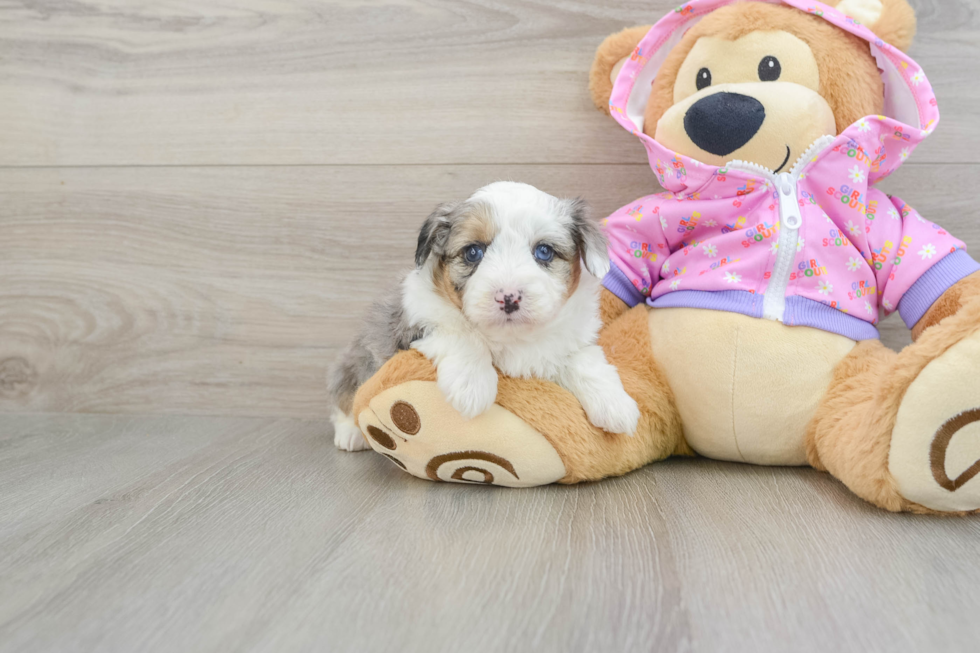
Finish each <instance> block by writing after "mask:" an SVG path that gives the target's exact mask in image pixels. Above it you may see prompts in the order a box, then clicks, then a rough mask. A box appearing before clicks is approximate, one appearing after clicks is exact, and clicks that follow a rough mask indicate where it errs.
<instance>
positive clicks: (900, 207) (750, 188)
mask: <svg viewBox="0 0 980 653" xmlns="http://www.w3.org/2000/svg"><path fill="white" fill-rule="evenodd" d="M834 5H836V6H834ZM914 32H915V14H914V12H913V11H912V9H911V8H910V7H909V5H908V4H907V3H906V1H905V0H842V1H840V2H837V3H831V4H829V5H828V4H822V3H819V2H810V1H804V0H694V1H692V2H688V3H686V4H684V5H681V6H680V7H678V8H677V9H676V10H675V11H673V12H671V13H670V14H668V15H667V16H666V17H664V18H663V19H661V20H660V21H659V22H658V23H656V24H655V25H653V26H652V27H649V26H643V27H634V28H630V29H626V30H623V31H622V32H619V33H617V34H614V35H612V36H610V37H608V38H607V39H606V40H605V41H604V42H603V43H602V44H601V45H600V46H599V48H598V51H597V52H596V55H595V59H594V63H593V66H592V70H591V73H590V84H589V86H590V91H591V93H592V96H593V99H594V101H595V104H596V106H597V107H598V108H600V109H601V110H603V111H605V112H606V113H608V114H609V115H610V116H612V117H613V118H614V119H615V121H616V122H618V123H619V124H620V125H621V126H622V127H623V128H625V129H626V130H628V131H629V132H630V133H631V134H633V135H634V136H635V137H636V138H637V139H638V140H639V141H640V142H641V144H642V145H643V147H644V149H645V150H646V153H647V155H648V158H649V161H650V165H651V168H652V170H653V172H654V173H655V175H656V179H657V181H658V182H659V185H660V186H661V187H662V189H663V190H662V191H660V192H656V193H653V194H651V195H648V196H645V197H642V198H640V199H637V200H635V201H633V202H630V203H628V204H626V205H625V206H623V207H622V208H621V209H619V210H618V211H616V212H614V213H613V214H612V215H610V216H609V217H608V218H606V219H605V220H604V221H603V228H604V231H605V233H606V235H607V238H608V241H609V254H610V259H611V263H612V266H611V270H610V272H609V274H608V275H607V276H606V277H605V279H604V280H603V286H604V289H603V290H602V297H601V312H602V320H603V324H604V328H603V330H602V331H601V333H600V336H599V344H600V345H601V346H602V347H603V349H604V351H605V353H606V357H607V359H608V360H609V361H610V362H611V363H612V364H613V365H615V366H616V368H617V370H618V371H619V374H620V376H621V378H622V382H623V386H624V388H625V389H626V390H627V392H628V393H629V394H630V396H632V397H633V398H634V399H635V400H636V402H637V404H638V406H639V408H640V411H641V419H640V423H639V428H638V430H637V432H636V434H635V435H634V436H633V437H628V436H626V435H623V434H611V433H605V432H603V431H601V430H600V429H598V428H597V427H595V426H593V425H591V424H590V423H589V421H588V420H587V419H586V417H585V414H584V412H583V410H582V408H581V406H580V405H579V404H578V402H577V401H576V400H575V399H574V397H572V395H571V394H570V393H568V392H567V391H565V390H563V389H561V388H559V387H558V386H556V385H554V384H552V383H549V382H546V381H543V380H539V379H533V378H530V379H516V378H507V377H501V378H500V380H499V386H498V396H497V401H496V403H495V404H494V405H493V406H491V408H490V409H489V410H488V411H486V412H485V413H483V414H482V415H479V416H477V417H476V418H473V419H471V420H465V419H463V418H462V417H461V416H460V415H459V414H458V413H456V412H455V411H454V410H453V409H452V407H451V406H449V404H448V403H447V402H446V400H445V399H444V397H443V396H442V395H441V393H440V392H439V390H438V387H437V385H436V383H435V379H436V372H435V369H434V368H433V366H432V364H431V363H430V362H429V361H428V360H427V359H425V357H423V356H422V355H421V354H420V353H418V352H417V351H413V350H409V351H405V352H401V353H399V354H398V355H396V356H395V357H394V358H393V359H391V360H390V361H388V363H387V364H385V365H384V366H383V367H382V368H381V369H380V370H379V371H378V372H377V374H375V375H374V377H372V378H371V379H370V380H369V381H368V382H367V383H365V384H364V386H362V387H361V388H360V390H359V391H358V393H357V396H356V398H355V402H354V415H355V416H356V417H357V421H358V425H359V427H360V428H361V430H362V432H363V434H364V436H365V440H366V441H367V442H368V444H369V445H370V446H371V447H372V448H373V449H374V450H375V451H377V452H379V453H381V454H383V455H385V456H386V457H388V458H389V459H390V460H391V461H392V462H393V463H394V464H396V465H398V466H399V467H400V468H401V469H403V470H405V471H406V472H408V473H410V474H412V475H414V476H417V477H419V478H423V479H430V480H432V481H450V482H462V483H474V484H493V485H502V486H509V487H527V486H535V485H542V484H547V483H578V482H581V481H594V480H599V479H602V478H605V477H609V476H615V475H621V474H625V473H627V472H629V471H631V470H634V469H637V468H639V467H642V466H644V465H647V464H650V463H652V462H654V461H658V460H662V459H664V458H667V457H669V456H693V455H700V456H704V457H708V458H712V459H717V460H726V461H735V462H742V463H749V464H756V465H797V466H801V465H809V466H812V467H814V468H816V469H818V470H823V471H826V472H829V473H830V474H832V475H833V476H834V477H836V478H837V479H838V480H839V481H840V482H842V483H843V484H844V485H845V486H846V487H848V488H849V489H850V490H851V491H852V492H853V493H854V494H856V495H857V496H859V497H861V498H862V499H864V500H866V501H868V502H870V503H872V504H874V505H876V506H879V507H881V508H884V509H886V510H890V511H907V512H916V513H944V514H950V513H960V514H962V513H969V512H975V511H977V510H980V479H976V478H975V477H976V476H977V474H978V473H980V460H978V459H980V446H978V444H980V438H978V436H980V264H977V262H975V261H974V260H973V259H972V258H971V257H970V256H969V255H968V254H967V252H966V248H965V246H964V244H963V243H962V242H961V241H959V240H957V239H956V238H955V237H954V236H953V235H951V234H949V233H948V232H946V231H945V230H944V229H943V228H942V227H941V226H939V225H937V224H935V223H933V222H932V221H931V220H929V219H928V218H926V217H924V216H923V215H921V214H920V213H918V212H917V211H916V210H915V209H913V208H912V207H910V206H908V205H907V204H905V202H903V201H902V200H901V199H899V198H898V197H892V196H888V195H886V194H885V193H883V192H882V191H880V190H878V189H877V188H875V187H874V184H875V183H876V182H877V181H879V180H881V179H883V178H884V177H886V176H887V175H888V174H890V173H891V172H893V171H894V170H895V169H896V168H898V167H899V166H900V165H901V164H902V162H904V161H905V159H906V158H907V157H908V156H909V155H910V153H911V152H912V150H914V148H915V147H916V145H917V144H918V143H920V142H921V141H922V140H923V139H924V138H925V137H926V136H927V135H928V134H930V133H931V132H932V131H933V130H934V129H935V127H936V125H937V122H938V120H939V113H938V108H937V103H936V98H935V95H934V94H933V92H932V90H931V86H930V84H929V82H928V80H927V79H926V77H925V74H924V73H923V71H922V70H921V68H920V67H919V66H918V65H917V64H916V63H915V62H914V61H913V60H912V59H910V58H909V57H908V56H907V55H906V54H905V53H904V51H905V50H906V49H907V48H908V46H909V45H910V43H911V41H912V38H913V36H914ZM651 190H653V189H651ZM895 311H897V312H898V313H899V315H900V316H901V318H902V319H903V320H904V322H905V323H906V324H907V325H908V327H909V328H910V329H911V331H912V338H913V343H912V344H911V345H909V346H908V347H906V348H905V349H904V350H903V351H901V352H897V353H896V352H893V351H891V350H889V349H887V348H886V347H885V346H883V345H882V344H881V342H880V340H879V339H878V330H877V324H878V320H879V316H880V314H881V313H884V314H885V315H888V314H890V313H892V312H895Z"/></svg>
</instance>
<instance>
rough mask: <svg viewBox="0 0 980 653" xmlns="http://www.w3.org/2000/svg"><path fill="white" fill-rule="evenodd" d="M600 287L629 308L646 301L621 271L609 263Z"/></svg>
mask: <svg viewBox="0 0 980 653" xmlns="http://www.w3.org/2000/svg"><path fill="white" fill-rule="evenodd" d="M602 285H603V286H605V287H606V290H608V291H609V292H611V293H612V294H614V295H616V296H617V297H619V298H620V299H622V300H623V301H624V302H626V305H627V306H629V307H630V308H633V307H634V306H636V305H637V304H642V303H643V300H644V299H646V298H645V297H644V296H643V293H641V292H640V291H639V290H637V289H636V286H634V285H633V283H632V282H631V281H630V280H629V277H627V276H626V275H625V274H623V271H622V270H620V269H619V268H618V267H616V264H615V263H610V265H609V272H608V273H607V274H606V276H605V277H603V279H602Z"/></svg>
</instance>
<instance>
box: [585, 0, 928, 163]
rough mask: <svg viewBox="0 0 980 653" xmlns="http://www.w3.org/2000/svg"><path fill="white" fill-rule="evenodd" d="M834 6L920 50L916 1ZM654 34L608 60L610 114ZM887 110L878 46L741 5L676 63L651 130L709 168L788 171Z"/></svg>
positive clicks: (665, 69)
mask: <svg viewBox="0 0 980 653" xmlns="http://www.w3.org/2000/svg"><path fill="white" fill-rule="evenodd" d="M828 4H830V5H831V6H834V5H836V7H837V9H838V10H839V11H841V12H843V13H845V14H847V15H848V16H851V17H853V18H854V19H855V20H857V21H860V22H861V23H863V24H864V25H866V26H868V27H869V28H870V29H871V30H872V31H873V32H875V34H877V35H878V36H879V37H880V38H882V39H883V40H884V41H886V42H888V43H890V44H891V45H893V46H895V47H897V48H900V49H902V50H904V49H905V48H907V47H908V46H909V45H910V44H911V41H912V37H913V35H914V33H915V14H914V12H913V11H912V9H911V7H909V5H908V4H907V2H906V0H842V1H838V2H834V1H833V0H830V2H829V3H828ZM648 30H649V27H648V26H647V27H634V28H629V29H626V30H623V31H622V32H619V33H617V34H614V35H612V36H610V37H608V38H607V39H606V40H605V41H604V42H603V43H602V45H601V46H599V49H598V51H597V52H596V57H595V61H594V62H593V65H592V72H591V76H590V88H591V91H592V95H593V99H594V101H595V103H596V106H597V107H599V108H600V109H602V110H604V111H606V112H607V113H608V111H609V97H610V94H611V92H612V88H613V82H614V81H615V79H616V75H617V74H618V73H619V70H620V68H621V67H622V65H623V63H624V62H625V61H626V59H627V58H628V57H630V56H631V55H632V54H634V53H635V50H636V47H637V45H638V44H639V42H640V41H641V40H642V39H643V37H644V36H645V35H646V33H647V31H648ZM883 105H884V87H883V82H882V79H881V75H880V73H879V70H878V66H877V64H876V61H875V58H874V56H873V55H872V53H871V49H870V47H869V44H868V42H866V41H864V40H862V39H860V38H858V37H857V36H854V35H852V34H849V33H847V32H845V31H844V30H842V29H839V28H837V27H835V26H834V25H832V24H831V23H828V22H827V21H825V20H823V19H822V18H820V17H819V16H817V15H812V14H810V13H807V12H805V11H801V10H799V9H795V8H793V7H788V6H785V5H777V4H770V3H768V2H757V1H753V2H738V3H735V4H731V5H728V6H725V7H722V8H720V9H717V10H715V11H713V12H711V13H709V14H707V15H706V16H704V17H703V18H702V19H701V20H700V21H699V22H697V23H696V24H695V25H694V26H693V27H692V28H691V29H690V30H688V32H687V33H686V34H685V35H684V36H683V38H682V39H681V40H680V41H679V42H678V43H677V44H676V45H675V46H674V48H673V49H672V50H671V51H670V52H669V53H668V54H667V56H666V58H665V59H664V61H663V63H662V64H661V66H660V69H659V70H658V72H657V75H656V78H655V79H654V82H653V84H652V86H651V88H650V98H649V101H648V102H647V105H646V109H645V111H644V123H643V131H644V133H646V134H647V135H648V136H650V137H652V138H654V139H656V140H657V141H658V142H659V143H661V144H662V145H663V146H665V147H667V148H669V149H672V150H674V151H676V152H679V153H681V154H684V155H686V156H688V157H691V158H692V159H695V160H697V161H701V162H704V163H709V164H713V165H718V166H721V165H724V164H725V163H727V162H729V161H732V160H736V159H738V160H744V161H750V162H753V163H757V164H759V165H762V166H765V167H766V168H769V169H771V170H774V171H776V172H779V171H781V170H784V169H788V167H789V166H791V165H792V164H793V162H794V161H795V160H796V159H797V158H798V157H799V156H800V155H801V154H803V152H804V151H805V150H806V148H807V147H808V146H809V145H810V144H812V143H813V142H814V141H815V140H816V139H817V138H819V137H820V136H824V135H829V136H836V135H838V134H839V133H840V132H841V131H843V130H844V129H846V128H847V127H848V126H849V125H851V124H852V123H853V122H855V121H856V120H858V119H859V118H861V117H863V116H868V115H876V114H880V113H882V111H883Z"/></svg>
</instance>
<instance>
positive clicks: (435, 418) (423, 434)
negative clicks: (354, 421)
mask: <svg viewBox="0 0 980 653" xmlns="http://www.w3.org/2000/svg"><path fill="white" fill-rule="evenodd" d="M358 424H359V426H360V427H361V429H362V431H363V432H364V434H365V435H366V436H367V439H368V442H369V443H370V444H371V447H372V448H373V449H374V450H375V451H377V452H378V453H380V454H382V455H383V456H385V457H386V458H388V459H389V460H391V461H392V462H393V463H395V464H396V465H398V466H399V467H400V468H402V469H403V470H405V471H406V472H408V473H409V474H412V475H413V476H417V477H419V478H424V479H427V480H431V481H447V482H450V483H470V484H484V485H502V486H506V487H531V486H535V485H547V484H549V483H554V482H556V481H558V480H560V479H562V478H563V477H565V475H566V471H565V465H564V463H563V462H562V459H561V457H560V456H559V455H558V452H557V451H556V450H555V448H554V447H553V446H552V445H551V443H550V442H549V441H548V440H547V439H546V438H545V437H544V436H543V435H542V434H541V433H539V432H538V431H536V430H535V429H534V428H532V427H531V426H530V425H528V424H527V423H526V422H525V421H524V420H522V419H520V418H519V417H517V416H516V415H514V414H513V413H511V412H510V411H508V410H506V409H504V408H502V407H501V406H499V405H497V404H494V405H493V406H491V407H490V409H489V410H487V411H486V412H485V413H483V414H482V415H479V416H478V417H475V418H473V419H471V420H465V419H463V418H462V416H460V415H459V413H457V412H456V411H455V410H454V409H453V408H452V406H450V405H449V404H448V403H447V402H446V400H445V398H444V397H443V395H442V392H440V390H439V387H438V386H437V385H436V383H435V382H433V381H409V382H407V383H403V384H401V385H398V386H395V387H393V388H389V389H388V390H385V391H384V392H382V393H380V394H378V395H377V396H375V397H374V398H373V399H371V401H370V402H368V407H367V408H366V409H364V410H363V411H362V412H361V414H360V415H358Z"/></svg>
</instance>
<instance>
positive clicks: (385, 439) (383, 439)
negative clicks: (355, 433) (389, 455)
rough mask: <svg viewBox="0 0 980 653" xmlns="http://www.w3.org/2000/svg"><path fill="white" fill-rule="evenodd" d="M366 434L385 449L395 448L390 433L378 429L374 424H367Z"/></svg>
mask: <svg viewBox="0 0 980 653" xmlns="http://www.w3.org/2000/svg"><path fill="white" fill-rule="evenodd" d="M367 432H368V435H369V436H371V439H372V440H374V441H375V442H377V443H378V444H380V445H381V446H382V447H384V448H385V449H391V450H392V451H394V450H395V446H396V445H395V440H394V438H392V437H391V436H390V435H388V434H387V433H385V432H384V431H382V430H381V429H379V428H378V427H377V426H375V425H374V424H368V427H367Z"/></svg>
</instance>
